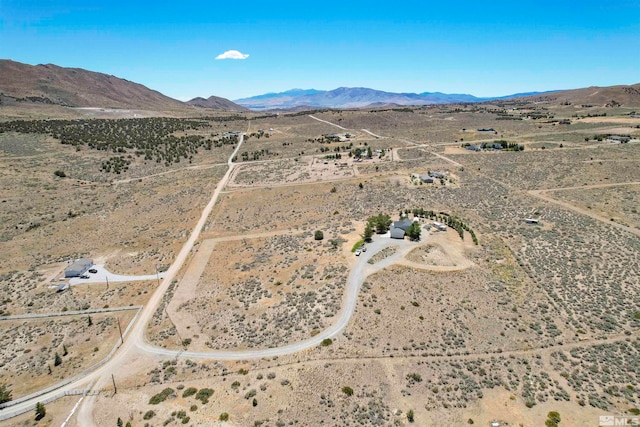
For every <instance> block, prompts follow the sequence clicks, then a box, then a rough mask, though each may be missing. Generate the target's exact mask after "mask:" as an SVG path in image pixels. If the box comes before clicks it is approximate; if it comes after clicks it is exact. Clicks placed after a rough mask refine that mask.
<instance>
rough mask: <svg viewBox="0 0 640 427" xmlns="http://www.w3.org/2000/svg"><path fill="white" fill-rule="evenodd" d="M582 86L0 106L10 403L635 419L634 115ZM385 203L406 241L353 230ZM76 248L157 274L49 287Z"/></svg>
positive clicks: (424, 422) (117, 268)
mask: <svg viewBox="0 0 640 427" xmlns="http://www.w3.org/2000/svg"><path fill="white" fill-rule="evenodd" d="M572 96H573V95H572ZM572 100H573V98H572ZM583 104H585V103H580V102H578V101H573V102H569V101H567V99H565V98H561V97H560V98H558V99H528V98H522V99H517V100H506V101H492V102H488V103H482V104H455V105H434V106H421V107H411V108H391V107H389V108H376V109H371V108H369V109H354V110H316V111H308V112H303V113H280V114H267V113H252V112H233V113H232V112H228V113H224V112H215V113H211V112H207V113H206V114H205V113H204V112H202V111H197V112H196V111H193V112H184V111H181V112H178V113H177V112H171V113H166V114H164V113H162V112H161V111H146V112H145V111H143V110H140V111H138V110H135V112H134V110H130V111H129V112H126V111H122V110H119V109H112V110H113V111H95V110H87V109H85V110H83V109H77V108H75V109H74V108H66V107H61V106H40V107H36V106H33V105H29V106H28V108H22V109H20V108H18V107H17V106H16V105H13V104H12V105H8V106H0V167H1V169H0V170H2V173H1V174H0V183H1V186H2V188H3V191H2V195H1V196H0V198H1V200H0V219H1V221H0V284H2V286H1V287H0V315H2V316H3V318H2V320H0V324H2V326H3V332H4V333H3V337H2V346H0V347H2V349H3V350H2V352H0V357H1V358H2V362H1V363H2V364H1V366H0V368H1V369H0V386H4V388H5V390H10V391H11V398H12V399H13V400H12V401H13V402H15V401H19V400H20V399H21V398H24V397H26V396H29V395H33V396H32V397H31V398H30V399H28V401H27V402H26V403H25V404H24V405H22V404H19V405H9V406H6V407H5V408H2V409H0V417H4V416H5V414H9V413H11V415H13V412H12V411H16V408H18V407H27V406H28V405H27V403H29V402H31V403H33V405H35V402H38V401H40V400H38V399H41V400H42V401H44V400H46V408H47V413H46V416H45V417H44V418H43V419H41V420H40V421H38V422H37V425H42V426H48V425H64V426H68V427H71V426H78V427H85V426H92V425H95V426H109V425H123V426H124V425H131V426H149V427H151V426H177V425H193V426H213V425H220V426H225V425H228V426H264V427H266V426H289V425H291V426H319V425H327V426H359V425H380V426H387V425H389V426H395V425H411V424H415V425H421V426H461V425H479V426H490V425H492V424H491V423H492V422H497V423H499V425H501V426H503V425H504V426H522V427H525V426H539V425H544V423H545V420H547V418H548V414H549V413H550V412H552V411H555V412H558V413H559V414H560V416H561V419H562V420H561V423H560V425H561V426H562V427H565V426H597V425H599V417H600V416H604V415H616V416H627V417H629V418H632V417H634V416H635V417H637V416H638V413H639V412H640V389H639V387H638V384H640V371H639V370H638V366H640V263H639V262H638V252H639V251H640V214H639V213H638V209H640V118H637V116H636V115H635V108H634V106H626V105H618V104H616V105H614V106H606V105H596V106H591V105H589V106H588V107H585V106H584V105H583ZM188 113H192V114H188ZM605 114H606V115H605ZM47 118H51V120H46V119H47ZM487 129H491V130H487ZM619 135H623V136H628V137H629V141H628V142H624V143H620V142H619V141H617V140H616V139H615V138H613V139H612V137H615V136H619ZM499 141H504V142H505V146H506V144H512V145H510V147H515V149H513V150H511V149H509V150H507V149H500V150H498V149H493V148H492V147H490V146H488V145H486V144H494V143H495V144H500V142H499ZM483 143H484V144H485V149H480V150H478V151H473V150H470V149H469V148H470V147H471V146H478V147H480V146H481V145H482V144H483ZM429 173H431V175H433V176H434V177H435V179H433V182H427V181H423V180H422V179H421V178H419V177H417V175H416V174H418V175H428V174H429ZM412 174H413V175H414V176H412ZM425 211H429V212H430V214H424V212H425ZM378 214H387V215H389V216H390V218H391V219H392V220H393V221H399V220H400V219H401V218H408V219H409V220H410V221H411V222H415V223H416V224H417V225H418V227H419V229H420V230H421V236H420V239H419V240H417V241H413V240H410V239H409V238H405V239H404V240H396V239H391V238H390V236H389V233H388V232H386V231H387V230H385V233H380V234H378V233H374V235H373V236H372V239H371V242H366V243H364V246H362V245H363V244H362V243H361V239H362V235H363V233H364V230H365V225H366V223H367V221H368V219H369V218H371V217H374V216H376V215H378ZM453 219H457V220H459V221H460V223H462V224H464V226H463V227H462V226H461V227H460V228H459V229H454V228H455V227H451V226H450V227H447V228H446V230H445V231H440V230H438V228H437V227H435V226H432V225H433V223H434V221H440V222H446V221H451V224H453V223H454V221H453ZM525 219H535V220H536V222H535V223H529V222H527V221H525ZM363 247H364V248H366V249H367V250H366V251H364V252H360V250H362V248H363ZM357 249H359V251H358V252H357V253H358V255H357V256H356V250H357ZM81 257H88V258H92V259H94V261H95V262H96V263H100V264H104V266H105V268H106V269H108V270H109V271H111V272H113V273H117V274H124V275H153V274H156V275H157V280H141V281H131V282H118V283H89V282H87V283H80V284H73V285H71V286H70V288H67V289H66V290H64V291H62V292H57V288H56V286H57V285H58V284H59V283H61V282H65V283H66V281H61V280H60V279H61V278H63V276H64V273H63V270H64V268H65V267H66V266H67V265H68V263H69V262H70V261H72V260H74V259H77V258H81ZM160 272H162V273H164V274H165V275H163V276H162V278H161V277H160V275H159V273H160ZM89 319H91V320H90V321H89ZM118 323H120V328H118ZM121 331H122V332H123V333H124V336H123V338H124V342H123V343H120V332H121ZM63 353H65V354H64V355H63ZM56 355H59V356H60V357H61V363H59V364H56V363H57V360H56V359H57V358H56ZM51 386H53V387H54V389H55V388H56V387H58V389H56V390H57V391H56V390H53V391H46V390H45V389H46V388H47V387H51ZM39 391H42V394H40V395H38V392H39ZM44 391H46V393H45V392H44ZM56 393H57V394H56ZM12 401H9V402H5V403H9V404H11V402H12ZM6 418H7V419H4V420H3V421H0V425H2V426H5V425H6V426H31V425H34V421H33V410H32V407H29V408H28V412H25V413H22V414H20V415H16V416H11V417H9V416H8V415H6Z"/></svg>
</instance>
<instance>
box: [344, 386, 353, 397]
mask: <svg viewBox="0 0 640 427" xmlns="http://www.w3.org/2000/svg"><path fill="white" fill-rule="evenodd" d="M342 392H343V393H344V394H346V395H347V396H353V389H352V388H351V387H346V386H345V387H342Z"/></svg>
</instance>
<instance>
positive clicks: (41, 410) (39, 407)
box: [36, 402, 47, 421]
mask: <svg viewBox="0 0 640 427" xmlns="http://www.w3.org/2000/svg"><path fill="white" fill-rule="evenodd" d="M45 415H47V408H45V407H44V404H43V403H40V402H38V403H36V421H40V420H41V419H43V418H44V416H45Z"/></svg>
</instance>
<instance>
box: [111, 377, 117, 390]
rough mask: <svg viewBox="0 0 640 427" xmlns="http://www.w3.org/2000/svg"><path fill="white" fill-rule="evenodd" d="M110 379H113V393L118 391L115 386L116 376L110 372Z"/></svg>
mask: <svg viewBox="0 0 640 427" xmlns="http://www.w3.org/2000/svg"><path fill="white" fill-rule="evenodd" d="M111 381H113V394H116V393H117V392H118V388H117V387H116V378H115V377H114V376H113V374H111Z"/></svg>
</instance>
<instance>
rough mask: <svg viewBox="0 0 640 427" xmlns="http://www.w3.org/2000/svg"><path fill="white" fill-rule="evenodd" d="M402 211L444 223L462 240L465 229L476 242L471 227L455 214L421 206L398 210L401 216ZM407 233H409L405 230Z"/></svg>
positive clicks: (474, 241)
mask: <svg viewBox="0 0 640 427" xmlns="http://www.w3.org/2000/svg"><path fill="white" fill-rule="evenodd" d="M403 213H404V214H405V215H409V213H412V214H413V216H416V217H418V218H425V219H430V220H434V221H439V222H441V223H443V224H446V225H447V226H448V227H450V228H453V229H454V230H456V231H457V232H458V235H459V236H460V238H461V239H463V240H464V232H465V231H467V232H468V233H469V235H470V236H471V240H473V243H474V244H475V245H477V244H478V239H477V237H476V233H475V232H474V231H473V230H472V229H471V227H469V226H468V225H467V224H466V223H464V221H462V219H460V218H458V217H457V216H454V215H450V214H448V213H446V212H437V213H436V212H434V211H432V210H426V209H423V208H414V209H411V210H409V209H405V210H404V212H402V211H400V216H402V214H403ZM407 234H409V233H408V232H407Z"/></svg>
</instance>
